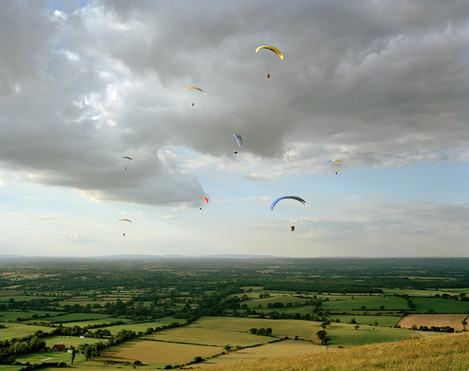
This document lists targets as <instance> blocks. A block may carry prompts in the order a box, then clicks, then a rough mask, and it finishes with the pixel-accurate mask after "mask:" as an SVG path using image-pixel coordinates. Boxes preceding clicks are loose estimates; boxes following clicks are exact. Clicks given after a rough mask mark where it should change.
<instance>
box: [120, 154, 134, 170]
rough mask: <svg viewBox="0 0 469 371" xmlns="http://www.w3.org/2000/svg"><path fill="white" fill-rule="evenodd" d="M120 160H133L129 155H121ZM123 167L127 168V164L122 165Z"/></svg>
mask: <svg viewBox="0 0 469 371" xmlns="http://www.w3.org/2000/svg"><path fill="white" fill-rule="evenodd" d="M121 160H128V161H131V162H133V161H134V159H133V158H132V157H129V156H122V157H121ZM124 169H125V170H127V165H126V166H125V167H124Z"/></svg>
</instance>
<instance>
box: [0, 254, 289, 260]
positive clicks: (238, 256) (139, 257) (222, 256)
mask: <svg viewBox="0 0 469 371" xmlns="http://www.w3.org/2000/svg"><path fill="white" fill-rule="evenodd" d="M278 258H281V257H278V256H273V255H248V254H217V255H130V254H129V255H103V256H89V257H79V256H70V257H69V256H22V255H0V260H2V259H5V260H6V259H13V260H21V259H27V260H29V259H86V260H102V259H107V260H123V259H128V260H142V259H278Z"/></svg>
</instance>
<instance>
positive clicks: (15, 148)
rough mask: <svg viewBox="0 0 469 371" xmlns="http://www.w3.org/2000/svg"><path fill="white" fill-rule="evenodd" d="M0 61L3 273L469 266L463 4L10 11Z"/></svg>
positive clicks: (408, 0)
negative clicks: (250, 265) (397, 262)
mask: <svg viewBox="0 0 469 371" xmlns="http://www.w3.org/2000/svg"><path fill="white" fill-rule="evenodd" d="M0 45H1V46H2V52H1V53H0V215H1V217H2V218H1V219H2V222H1V223H0V254H20V255H47V256H56V255H60V256H101V255H108V254H154V255H165V254H185V255H207V254H268V255H276V256H305V257H316V256H373V257H375V256H466V257H467V256H469V121H468V119H469V112H468V111H469V108H468V107H469V104H468V101H469V3H468V2H467V1H465V0H461V1H458V0H444V1H438V0H431V1H428V0H416V1H412V0H405V1H404V0H402V1H399V0H392V1H391V0H390V1H379V0H363V1H360V0H358V1H353V2H352V1H348V0H342V1H341V0H338V1H330V0H314V1H295V2H287V1H280V0H279V1H270V0H269V1H263V0H257V1H250V0H246V1H244V0H241V1H219V0H208V1H185V0H182V1H177V0H176V1H143V0H142V1H124V0H121V1H119V0H112V1H111V0H96V1H93V0H92V1H76V0H63V1H59V0H56V1H39V0H37V1H23V0H7V1H3V2H2V3H1V5H0ZM260 45H273V46H275V47H277V48H278V49H280V50H281V51H282V53H283V55H284V59H283V60H281V59H280V58H278V56H277V55H276V54H275V53H273V52H272V51H270V50H266V49H263V50H260V51H259V52H257V53H256V48H257V47H258V46H260ZM267 74H270V75H271V77H270V78H267ZM189 86H196V87H199V88H201V89H203V90H204V91H205V92H206V94H205V95H204V94H202V93H201V92H200V91H197V90H194V89H192V90H189V91H186V90H185V88H187V87H189ZM233 134H239V135H240V136H241V137H242V138H243V145H242V147H241V148H239V147H238V145H237V143H236V140H235V138H234V136H233ZM235 151H237V152H238V153H237V154H234V153H233V152H235ZM123 156H129V157H131V158H133V161H129V160H127V159H125V158H124V159H123V158H122V157H123ZM334 159H338V160H341V161H342V165H343V166H342V167H341V168H340V169H339V170H340V171H339V173H338V174H337V175H336V174H335V170H334V169H330V168H329V167H328V166H327V165H326V164H327V162H328V161H329V160H334ZM284 195H296V196H299V197H302V198H303V199H305V200H306V202H307V206H304V205H302V204H301V203H299V202H296V201H294V200H283V201H281V202H279V203H278V204H277V206H276V207H275V209H274V210H273V211H271V210H270V204H271V203H272V201H273V200H274V199H276V198H277V197H280V196H284ZM200 196H205V197H207V198H208V199H209V203H208V204H206V203H205V201H203V199H199V197H200ZM121 218H127V219H130V220H132V222H133V223H128V222H119V223H115V221H117V220H119V219H121ZM290 225H295V226H296V230H295V231H294V232H291V231H290ZM124 233H125V236H123V234H124Z"/></svg>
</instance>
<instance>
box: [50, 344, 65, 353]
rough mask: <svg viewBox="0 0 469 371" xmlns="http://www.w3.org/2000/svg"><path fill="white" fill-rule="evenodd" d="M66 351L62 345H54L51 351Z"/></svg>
mask: <svg viewBox="0 0 469 371" xmlns="http://www.w3.org/2000/svg"><path fill="white" fill-rule="evenodd" d="M66 350H67V347H66V346H65V345H63V344H54V345H53V346H52V351H59V352H65V351H66Z"/></svg>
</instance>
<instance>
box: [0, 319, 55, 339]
mask: <svg viewBox="0 0 469 371" xmlns="http://www.w3.org/2000/svg"><path fill="white" fill-rule="evenodd" d="M3 325H5V328H0V340H6V339H11V338H19V337H22V336H27V335H32V334H34V333H35V332H36V331H44V332H49V331H51V328H50V327H44V326H34V325H24V324H21V323H9V322H6V323H3Z"/></svg>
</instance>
